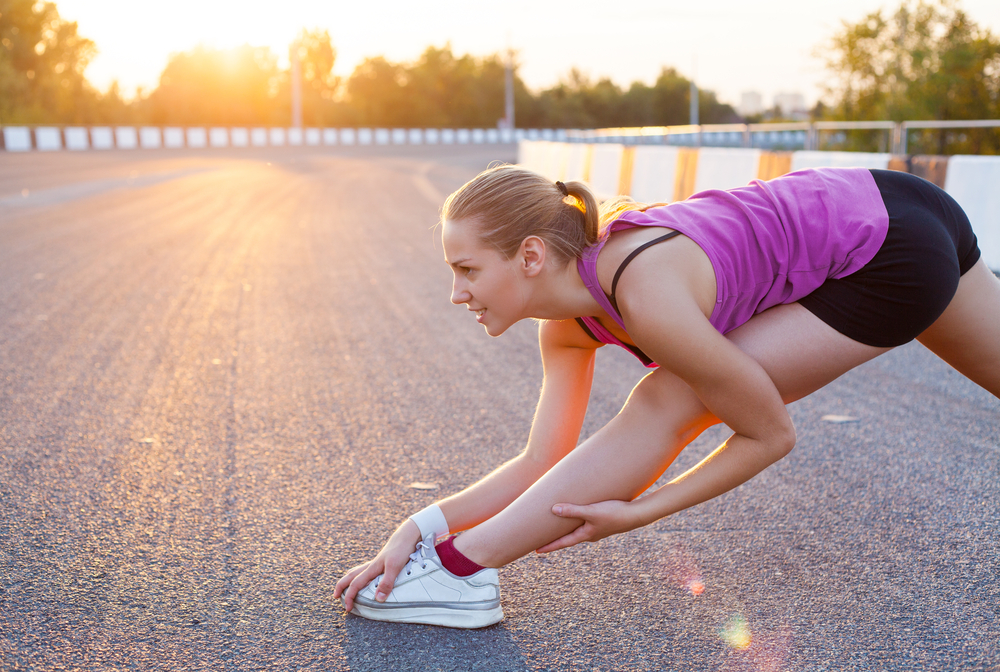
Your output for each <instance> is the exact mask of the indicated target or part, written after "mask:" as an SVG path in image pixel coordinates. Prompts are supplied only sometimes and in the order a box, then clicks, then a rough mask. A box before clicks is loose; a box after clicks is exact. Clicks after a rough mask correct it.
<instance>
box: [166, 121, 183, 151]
mask: <svg viewBox="0 0 1000 672" xmlns="http://www.w3.org/2000/svg"><path fill="white" fill-rule="evenodd" d="M163 146H164V147H166V148H167V149H182V148H183V147H184V129H183V128H180V127H178V126H167V127H166V128H164V129H163Z"/></svg>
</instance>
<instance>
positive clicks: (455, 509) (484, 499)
mask: <svg viewBox="0 0 1000 672" xmlns="http://www.w3.org/2000/svg"><path fill="white" fill-rule="evenodd" d="M538 341H539V347H540V349H541V353H542V370H543V373H544V378H543V382H542V391H541V395H540V397H539V400H538V406H537V408H536V410H535V418H534V420H533V422H532V425H531V432H530V434H529V436H528V444H527V446H526V448H525V449H524V451H523V452H522V453H521V454H520V455H518V456H517V457H515V458H513V459H511V460H509V461H508V462H506V463H505V464H503V465H501V466H500V467H498V468H497V469H495V470H494V471H492V472H491V473H490V474H488V475H487V476H485V477H484V478H482V479H481V480H479V481H478V482H476V483H475V484H473V485H471V486H469V487H467V488H466V489H464V490H462V491H461V492H459V493H456V494H454V495H451V496H450V497H446V498H445V499H443V500H441V501H440V502H438V505H439V506H440V507H441V511H442V512H443V513H444V516H445V519H446V520H447V521H448V527H449V528H450V529H451V531H453V532H457V531H460V530H465V529H468V528H470V527H474V526H475V525H477V524H479V523H481V522H483V521H484V520H487V519H489V518H491V517H492V516H494V515H496V514H497V513H499V512H500V511H502V510H503V509H504V508H506V507H507V505H509V504H510V503H511V502H513V501H514V500H515V499H517V498H518V497H519V496H520V495H521V493H523V492H524V491H525V490H527V489H528V488H529V487H530V486H531V485H532V484H533V483H534V482H535V481H537V480H538V479H539V478H541V476H542V475H544V474H545V472H547V471H548V470H549V469H550V468H552V466H553V465H554V464H555V463H556V462H558V461H559V460H561V459H562V458H563V457H564V456H566V455H567V454H568V453H569V452H570V451H571V450H573V448H574V447H575V446H576V442H577V440H578V439H579V437H580V429H581V427H582V426H583V419H584V416H585V415H586V413H587V402H588V400H589V398H590V388H591V384H592V382H593V377H594V355H595V348H596V347H599V344H597V343H595V342H594V341H593V340H592V339H590V338H589V337H588V336H587V335H586V334H584V333H583V330H581V329H580V327H579V325H577V324H576V322H575V321H573V320H566V321H543V322H541V323H539V328H538ZM419 539H420V531H419V530H418V529H417V526H416V525H415V524H414V523H413V522H412V521H411V520H409V519H406V520H405V521H403V523H402V524H400V526H399V528H398V529H397V530H396V531H395V532H394V533H393V535H392V536H391V537H390V538H389V541H388V542H386V545H385V546H384V547H383V548H382V550H381V551H380V552H379V554H378V555H377V556H376V557H375V558H374V559H373V560H371V561H370V562H367V563H364V564H361V565H358V566H357V567H355V568H353V569H352V570H350V571H349V572H348V573H347V574H345V575H344V577H343V578H341V580H340V581H338V582H337V586H336V589H335V590H334V597H340V595H341V594H343V595H344V599H345V606H346V608H347V610H348V611H350V609H351V603H352V602H353V599H354V596H355V595H356V594H357V593H358V591H359V590H361V589H362V588H364V587H365V586H366V585H367V584H368V582H370V581H371V580H372V579H374V578H375V577H377V576H378V575H380V574H384V577H383V578H382V580H381V581H380V582H379V592H378V596H376V599H379V598H381V599H384V598H385V597H386V596H388V594H389V592H391V591H392V586H393V584H394V582H395V579H396V576H397V575H398V574H399V572H400V571H401V570H402V568H403V567H404V566H405V564H406V561H407V558H408V556H409V554H410V553H412V552H413V549H414V547H415V546H416V544H417V541H419Z"/></svg>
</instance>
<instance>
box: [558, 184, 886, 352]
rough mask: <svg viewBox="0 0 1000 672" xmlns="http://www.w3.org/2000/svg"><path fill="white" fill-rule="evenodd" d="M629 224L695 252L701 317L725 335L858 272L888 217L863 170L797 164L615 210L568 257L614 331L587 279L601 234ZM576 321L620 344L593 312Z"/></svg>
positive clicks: (593, 276)
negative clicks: (655, 230)
mask: <svg viewBox="0 0 1000 672" xmlns="http://www.w3.org/2000/svg"><path fill="white" fill-rule="evenodd" d="M637 226H662V227H665V228H670V229H673V230H675V231H679V232H680V233H682V234H683V235H685V236H687V237H688V238H690V239H691V240H693V241H694V242H695V244H697V245H698V247H700V248H701V249H702V250H704V251H705V254H706V255H708V258H709V260H710V261H711V263H712V268H713V269H714V270H715V282H716V286H717V292H716V299H715V309H714V310H713V311H712V316H711V317H710V318H709V319H710V321H711V323H712V326H714V327H715V328H716V329H718V330H719V332H720V333H723V334H726V333H728V332H730V331H732V330H733V329H735V328H736V327H738V326H740V325H742V324H744V323H745V322H746V321H747V320H749V319H750V318H751V317H753V316H754V315H756V314H757V313H760V312H762V311H764V310H767V309H768V308H771V307H772V306H777V305H780V304H785V303H794V302H795V301H798V300H799V299H801V298H802V297H804V296H806V295H807V294H809V293H811V292H812V291H813V290H815V289H816V288H818V287H819V286H820V285H822V284H823V283H824V282H825V281H826V280H827V279H828V278H843V277H845V276H847V275H850V274H851V273H854V272H855V271H857V270H859V269H860V268H861V267H862V266H864V265H865V264H867V263H868V262H869V261H871V259H872V257H874V256H875V253H876V252H878V250H879V248H880V247H881V246H882V242H883V241H884V240H885V234H886V231H887V230H888V227H889V215H888V213H887V212H886V209H885V204H884V203H883V202H882V196H881V195H880V194H879V190H878V187H877V186H876V184H875V179H874V178H873V177H872V174H871V172H870V171H869V170H868V169H867V168H819V169H811V170H800V171H797V172H794V173H789V174H787V175H783V176H782V177H779V178H777V179H774V180H770V181H768V182H762V181H760V180H754V181H753V182H751V183H750V184H749V185H747V186H745V187H740V188H738V189H730V190H727V191H721V190H710V191H702V192H699V193H697V194H694V195H693V196H691V197H690V198H688V199H687V200H685V201H681V202H679V203H672V204H670V205H666V206H661V207H657V208H650V209H649V210H646V211H645V212H638V211H632V212H625V213H622V215H621V216H620V217H619V218H618V219H616V220H615V221H613V222H611V224H610V225H609V226H608V227H607V228H606V230H605V231H604V233H603V235H602V237H601V240H599V241H598V242H597V243H596V244H595V245H592V246H590V247H588V248H587V249H585V250H584V251H583V255H582V256H581V257H580V259H578V260H577V269H578V270H579V272H580V277H581V278H582V279H583V283H584V284H585V285H586V286H587V289H589V290H590V293H591V294H592V295H593V297H594V299H596V300H597V303H598V304H600V306H601V307H602V308H604V310H605V312H607V314H608V315H610V316H611V318H612V319H614V321H615V322H617V323H618V325H619V326H621V328H622V329H624V328H625V325H624V324H623V323H622V319H621V316H620V315H618V313H617V312H616V311H615V309H614V308H613V307H612V305H611V301H610V300H609V299H608V297H607V295H605V293H604V291H603V290H602V289H601V286H600V283H598V281H597V255H598V254H600V252H601V249H602V248H603V247H604V244H605V243H606V242H607V240H608V236H609V235H610V234H612V233H614V232H615V231H622V230H624V229H631V228H634V227H637ZM580 319H582V320H583V321H584V323H585V324H586V325H587V327H588V328H589V329H590V331H591V332H592V333H593V335H594V337H596V338H597V340H599V341H601V342H602V343H610V344H614V345H620V346H622V347H627V346H625V345H624V344H623V343H622V342H621V341H619V340H618V339H617V338H615V337H614V336H613V335H612V334H611V333H610V332H609V331H608V330H607V329H605V328H604V327H603V326H601V323H600V322H598V321H597V320H596V319H595V318H593V317H583V318H580ZM648 366H650V367H655V366H656V364H655V363H653V364H649V365H648Z"/></svg>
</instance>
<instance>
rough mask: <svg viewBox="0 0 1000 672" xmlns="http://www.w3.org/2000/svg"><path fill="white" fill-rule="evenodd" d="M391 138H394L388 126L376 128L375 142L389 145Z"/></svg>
mask: <svg viewBox="0 0 1000 672" xmlns="http://www.w3.org/2000/svg"><path fill="white" fill-rule="evenodd" d="M390 140H392V134H391V133H389V129H388V128H376V129H375V144H376V145H388V144H389V141H390Z"/></svg>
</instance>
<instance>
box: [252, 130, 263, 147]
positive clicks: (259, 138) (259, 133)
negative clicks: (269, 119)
mask: <svg viewBox="0 0 1000 672" xmlns="http://www.w3.org/2000/svg"><path fill="white" fill-rule="evenodd" d="M250 146H251V147H267V129H266V128H259V127H258V128H251V129H250Z"/></svg>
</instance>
